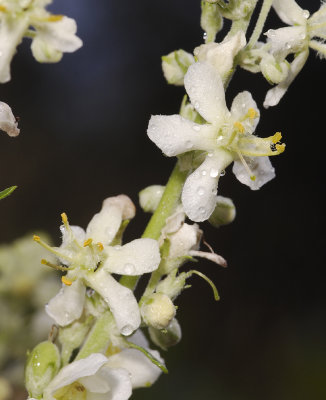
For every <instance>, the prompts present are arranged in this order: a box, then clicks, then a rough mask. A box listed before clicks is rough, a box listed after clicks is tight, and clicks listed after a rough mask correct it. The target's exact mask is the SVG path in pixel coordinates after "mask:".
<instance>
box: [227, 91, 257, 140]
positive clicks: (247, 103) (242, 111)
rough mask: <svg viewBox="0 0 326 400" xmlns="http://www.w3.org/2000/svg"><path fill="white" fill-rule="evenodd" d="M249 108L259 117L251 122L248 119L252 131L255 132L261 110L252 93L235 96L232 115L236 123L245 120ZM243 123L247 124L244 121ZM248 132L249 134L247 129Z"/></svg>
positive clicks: (245, 92)
mask: <svg viewBox="0 0 326 400" xmlns="http://www.w3.org/2000/svg"><path fill="white" fill-rule="evenodd" d="M249 108H252V109H254V110H255V111H256V113H257V117H256V118H254V119H253V120H249V118H247V120H249V121H250V123H251V127H250V128H251V129H250V130H252V131H253V132H254V131H255V129H256V126H257V124H258V122H259V110H258V107H257V104H256V102H255V100H254V99H253V98H252V96H251V93H250V92H247V91H244V92H241V93H239V94H237V95H236V96H235V98H234V100H233V102H232V106H231V115H232V118H233V119H234V120H235V121H239V120H241V119H243V118H244V116H245V115H246V114H248V110H249ZM242 123H243V124H245V123H246V120H244V121H242ZM245 128H246V127H245ZM246 132H248V130H247V129H246Z"/></svg>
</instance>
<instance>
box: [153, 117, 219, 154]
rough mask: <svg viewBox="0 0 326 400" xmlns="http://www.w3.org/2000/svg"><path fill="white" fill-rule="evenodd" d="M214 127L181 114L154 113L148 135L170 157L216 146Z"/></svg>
mask: <svg viewBox="0 0 326 400" xmlns="http://www.w3.org/2000/svg"><path fill="white" fill-rule="evenodd" d="M214 131H215V129H214V127H212V126H211V125H200V124H196V123H194V122H192V121H189V120H188V119H185V118H183V117H181V116H180V115H153V116H152V118H151V119H150V121H149V124H148V129H147V135H148V137H149V138H150V139H151V140H152V141H153V142H154V143H155V144H156V146H157V147H159V148H160V149H161V150H162V151H163V153H164V154H165V155H167V156H169V157H171V156H176V155H178V154H182V153H186V152H187V151H190V150H210V149H213V148H214V140H213V136H214Z"/></svg>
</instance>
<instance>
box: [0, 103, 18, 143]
mask: <svg viewBox="0 0 326 400" xmlns="http://www.w3.org/2000/svg"><path fill="white" fill-rule="evenodd" d="M17 125H18V124H17V121H16V118H15V117H14V115H13V113H12V111H11V108H10V107H9V106H8V104H6V103H4V102H2V101H0V129H1V130H2V131H4V132H6V133H7V134H8V135H9V136H17V135H19V129H18V127H17Z"/></svg>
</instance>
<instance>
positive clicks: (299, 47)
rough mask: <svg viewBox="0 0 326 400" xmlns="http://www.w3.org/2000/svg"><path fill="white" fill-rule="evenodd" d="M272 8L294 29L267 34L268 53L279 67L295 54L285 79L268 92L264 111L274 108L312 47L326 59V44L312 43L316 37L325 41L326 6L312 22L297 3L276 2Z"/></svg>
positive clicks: (316, 14) (312, 18) (286, 28)
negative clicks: (289, 56) (290, 55)
mask: <svg viewBox="0 0 326 400" xmlns="http://www.w3.org/2000/svg"><path fill="white" fill-rule="evenodd" d="M273 7H274V9H275V11H276V13H277V14H278V16H279V17H280V19H281V20H282V21H283V22H284V23H286V24H288V25H292V26H289V27H284V28H280V29H276V30H273V29H270V30H269V31H268V32H266V35H267V37H268V46H269V52H270V54H271V55H273V57H275V59H276V61H278V62H279V63H280V64H282V62H283V61H284V60H285V58H286V57H287V56H288V55H289V54H291V53H294V54H295V58H294V60H293V61H292V62H291V64H290V67H289V70H288V72H287V74H286V77H285V78H284V79H283V80H282V81H281V82H280V83H279V84H278V85H277V86H275V87H274V88H272V89H270V90H269V91H268V92H267V95H266V99H265V101H264V107H266V108H268V107H270V106H275V105H277V104H278V103H279V101H280V100H281V98H282V97H283V96H284V94H285V92H286V91H287V89H288V87H289V86H290V85H291V83H292V82H293V80H294V79H295V77H296V76H297V75H298V73H299V72H300V71H301V69H302V68H303V66H304V64H305V62H306V60H307V58H308V55H309V47H311V48H312V49H314V50H316V51H317V52H318V54H319V55H320V56H321V57H326V44H324V43H323V42H321V41H318V40H313V38H314V37H316V38H319V39H321V40H322V41H323V40H325V39H326V4H325V3H322V5H321V7H320V9H319V10H318V11H316V12H315V13H314V14H313V15H312V16H311V17H310V18H309V11H307V10H303V9H302V8H301V7H300V6H299V5H298V4H297V3H296V2H295V1H294V0H286V1H284V0H274V2H273Z"/></svg>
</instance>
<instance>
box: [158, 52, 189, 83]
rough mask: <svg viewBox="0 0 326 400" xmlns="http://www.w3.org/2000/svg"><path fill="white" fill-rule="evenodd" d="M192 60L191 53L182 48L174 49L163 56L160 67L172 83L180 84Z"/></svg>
mask: <svg viewBox="0 0 326 400" xmlns="http://www.w3.org/2000/svg"><path fill="white" fill-rule="evenodd" d="M194 62H195V59H194V57H193V55H192V54H190V53H187V52H186V51H184V50H175V51H173V52H172V53H170V54H168V55H167V56H163V57H162V69H163V74H164V76H165V79H166V80H167V81H168V83H170V84H172V85H177V86H182V85H183V78H184V76H185V75H186V72H187V70H188V68H189V67H190V65H191V64H193V63H194Z"/></svg>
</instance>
